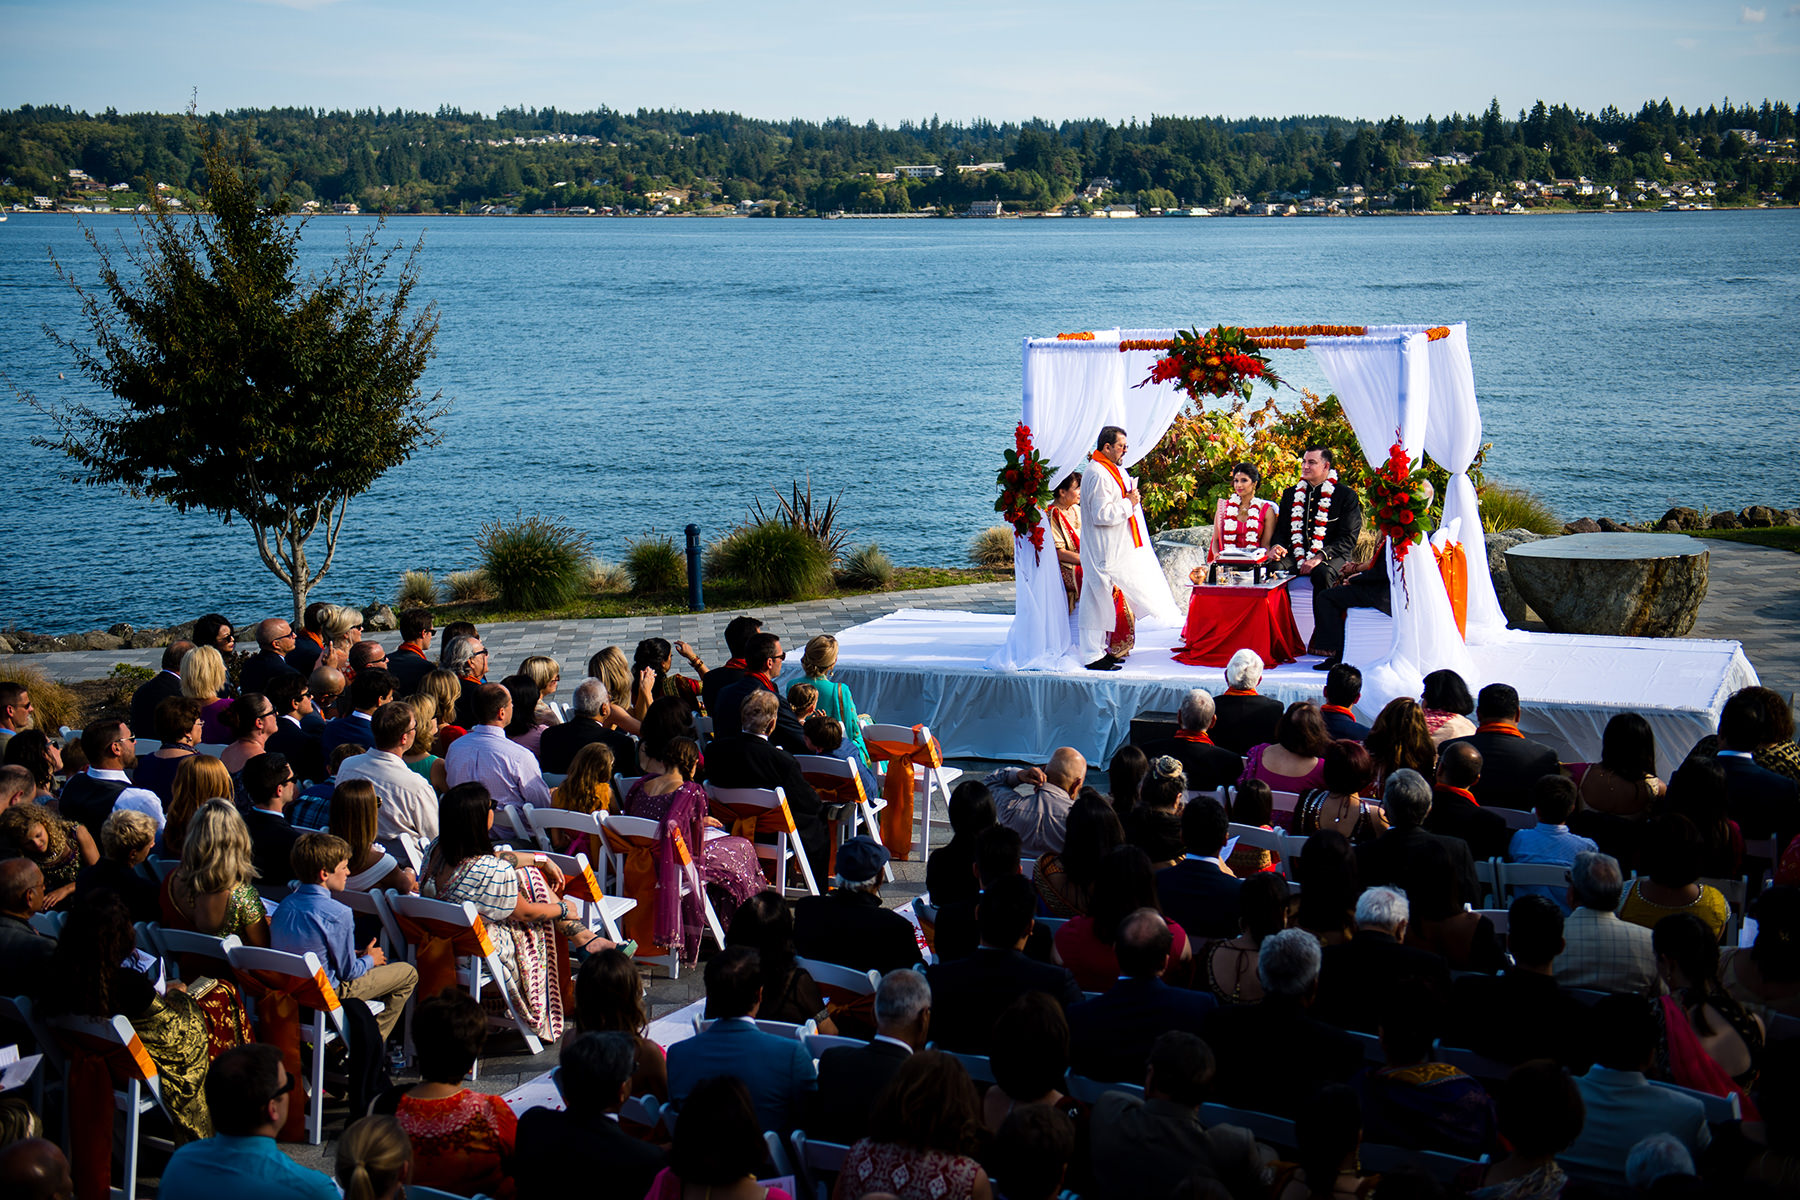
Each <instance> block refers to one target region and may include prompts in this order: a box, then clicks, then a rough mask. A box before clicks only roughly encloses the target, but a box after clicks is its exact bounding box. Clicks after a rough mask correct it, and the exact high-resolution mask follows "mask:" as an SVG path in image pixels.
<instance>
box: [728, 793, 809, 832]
mask: <svg viewBox="0 0 1800 1200" xmlns="http://www.w3.org/2000/svg"><path fill="white" fill-rule="evenodd" d="M708 807H709V808H710V810H711V812H712V815H713V816H715V817H717V818H718V819H719V820H720V821H723V822H724V823H725V825H726V826H727V827H728V828H729V829H730V830H731V832H732V835H733V836H734V837H741V838H748V839H750V840H751V841H755V840H756V835H757V834H759V833H766V834H776V833H787V834H793V835H795V836H796V837H797V836H799V832H800V831H799V829H798V828H797V827H796V826H795V825H794V814H793V813H792V812H791V811H789V809H788V805H787V801H786V800H785V799H784V800H783V801H782V802H781V803H780V804H778V805H776V806H775V807H774V808H763V807H761V806H758V805H748V804H746V805H734V804H726V803H725V802H724V801H722V800H714V801H712V802H711V804H710V805H708Z"/></svg>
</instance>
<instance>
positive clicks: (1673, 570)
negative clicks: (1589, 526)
mask: <svg viewBox="0 0 1800 1200" xmlns="http://www.w3.org/2000/svg"><path fill="white" fill-rule="evenodd" d="M1506 561H1507V568H1508V574H1509V577H1510V579H1511V581H1512V584H1513V586H1514V587H1516V588H1518V590H1519V594H1520V595H1521V596H1523V597H1524V598H1525V600H1526V601H1527V602H1528V603H1529V604H1530V605H1531V607H1532V608H1533V609H1534V610H1535V611H1536V612H1537V613H1538V614H1539V615H1540V616H1541V617H1543V619H1544V624H1545V625H1547V626H1549V628H1550V629H1551V630H1552V631H1553V632H1555V633H1586V634H1602V635H1608V636H1618V637H1681V636H1682V635H1683V634H1685V633H1687V632H1688V631H1689V630H1690V629H1692V628H1693V627H1694V619H1695V617H1697V616H1698V615H1699V613H1700V602H1701V601H1702V600H1704V599H1705V598H1706V586H1707V561H1708V554H1707V549H1706V544H1705V543H1704V542H1701V541H1698V540H1697V539H1694V538H1687V537H1676V536H1671V535H1668V534H1660V533H1615V534H1598V535H1576V536H1573V537H1560V538H1546V539H1542V540H1540V541H1537V542H1533V543H1532V544H1530V545H1528V546H1527V545H1522V546H1514V547H1512V549H1511V550H1509V551H1508V553H1507V555H1506Z"/></svg>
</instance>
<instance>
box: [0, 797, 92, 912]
mask: <svg viewBox="0 0 1800 1200" xmlns="http://www.w3.org/2000/svg"><path fill="white" fill-rule="evenodd" d="M0 852H4V853H7V854H16V855H19V856H20V857H22V858H25V859H28V860H30V861H31V862H32V863H34V864H36V866H37V868H38V870H40V871H42V872H43V873H44V889H45V892H44V909H45V910H46V911H47V910H49V909H53V908H61V907H64V906H66V905H67V903H68V902H69V901H70V899H72V898H73V897H74V895H75V881H76V880H77V879H78V878H79V877H80V874H81V868H82V867H84V866H93V865H94V864H95V863H96V862H98V861H99V860H100V852H99V849H98V848H97V847H96V846H95V845H94V842H93V839H91V838H89V837H88V833H87V830H85V829H83V828H82V827H81V826H79V825H77V824H75V823H74V822H73V821H65V820H63V819H62V818H61V817H59V816H57V815H56V814H55V813H53V812H51V811H50V810H49V809H47V808H45V807H44V806H43V805H41V804H32V803H30V802H29V801H27V802H26V803H24V804H15V805H13V806H12V807H11V808H9V809H7V810H5V811H4V812H0Z"/></svg>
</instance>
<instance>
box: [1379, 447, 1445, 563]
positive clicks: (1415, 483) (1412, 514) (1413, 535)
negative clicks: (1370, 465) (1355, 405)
mask: <svg viewBox="0 0 1800 1200" xmlns="http://www.w3.org/2000/svg"><path fill="white" fill-rule="evenodd" d="M1424 466H1425V460H1424V459H1423V458H1421V459H1420V460H1419V461H1418V462H1416V463H1415V462H1414V461H1413V460H1412V458H1411V457H1410V456H1409V455H1408V454H1407V453H1406V447H1405V446H1404V445H1403V444H1402V443H1401V442H1400V431H1399V430H1397V429H1396V430H1395V431H1394V444H1393V445H1392V446H1390V447H1388V457H1387V461H1386V462H1385V463H1383V464H1382V465H1381V468H1380V469H1379V470H1378V471H1376V472H1375V473H1374V475H1372V476H1371V477H1370V479H1369V507H1370V508H1371V509H1373V510H1374V512H1375V527H1376V528H1377V529H1378V530H1380V531H1381V532H1382V533H1383V534H1385V535H1386V536H1387V539H1388V543H1389V544H1390V545H1391V546H1393V548H1394V561H1395V562H1401V561H1403V560H1404V559H1405V558H1406V552H1407V551H1408V550H1410V549H1412V547H1413V545H1414V543H1416V542H1418V541H1419V540H1421V539H1422V538H1423V537H1424V536H1425V518H1426V517H1427V516H1428V515H1429V514H1430V511H1431V500H1432V493H1433V492H1434V491H1435V490H1436V489H1434V488H1433V487H1432V486H1431V481H1430V480H1429V479H1427V478H1425V471H1424Z"/></svg>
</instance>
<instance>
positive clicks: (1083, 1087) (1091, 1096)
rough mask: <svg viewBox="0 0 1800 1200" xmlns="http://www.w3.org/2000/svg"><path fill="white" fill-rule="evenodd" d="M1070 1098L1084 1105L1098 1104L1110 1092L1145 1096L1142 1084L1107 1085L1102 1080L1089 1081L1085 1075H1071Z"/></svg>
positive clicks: (1069, 1080)
mask: <svg viewBox="0 0 1800 1200" xmlns="http://www.w3.org/2000/svg"><path fill="white" fill-rule="evenodd" d="M1068 1085H1069V1087H1068V1092H1069V1095H1070V1096H1073V1097H1074V1098H1075V1099H1077V1100H1079V1101H1081V1102H1082V1103H1083V1104H1090V1105H1091V1104H1098V1103H1099V1102H1100V1097H1102V1096H1104V1095H1106V1093H1108V1092H1128V1093H1130V1094H1131V1095H1133V1096H1142V1095H1143V1094H1144V1085H1143V1084H1141V1083H1107V1082H1105V1081H1104V1080H1100V1079H1089V1078H1087V1077H1086V1076H1084V1075H1070V1076H1069V1078H1068Z"/></svg>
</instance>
